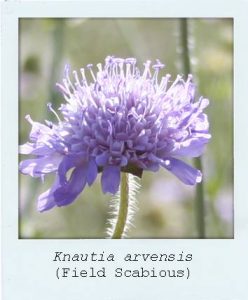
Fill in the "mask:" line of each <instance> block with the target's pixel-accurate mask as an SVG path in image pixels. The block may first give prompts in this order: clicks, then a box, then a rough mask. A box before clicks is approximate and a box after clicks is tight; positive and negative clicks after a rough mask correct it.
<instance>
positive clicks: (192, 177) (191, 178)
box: [162, 158, 202, 185]
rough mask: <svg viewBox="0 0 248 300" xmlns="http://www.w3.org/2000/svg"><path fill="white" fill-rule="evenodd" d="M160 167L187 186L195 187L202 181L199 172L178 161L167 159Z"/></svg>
mask: <svg viewBox="0 0 248 300" xmlns="http://www.w3.org/2000/svg"><path fill="white" fill-rule="evenodd" d="M162 166H163V167H164V168H166V169H167V170H168V171H170V172H171V173H173V174H174V175H175V176H177V178H179V179H180V180H181V181H182V182H183V183H185V184H187V185H195V184H196V183H199V182H201V180H202V174H201V172H200V171H199V170H197V169H195V168H193V167H191V166H189V165H188V164H186V163H185V162H183V161H181V160H179V159H176V158H169V159H168V160H165V161H164V162H163V163H162Z"/></svg>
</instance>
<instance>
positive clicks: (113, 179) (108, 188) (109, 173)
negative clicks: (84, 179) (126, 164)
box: [101, 166, 120, 194]
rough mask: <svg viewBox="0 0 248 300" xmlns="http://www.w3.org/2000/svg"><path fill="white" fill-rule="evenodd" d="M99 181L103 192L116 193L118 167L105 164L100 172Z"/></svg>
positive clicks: (118, 174)
mask: <svg viewBox="0 0 248 300" xmlns="http://www.w3.org/2000/svg"><path fill="white" fill-rule="evenodd" d="M101 182H102V190H103V192H104V193H111V194H116V193H117V191H118V189H119V185H120V167H119V166H105V167H104V169H103V172H102V178H101Z"/></svg>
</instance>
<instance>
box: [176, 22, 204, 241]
mask: <svg viewBox="0 0 248 300" xmlns="http://www.w3.org/2000/svg"><path fill="white" fill-rule="evenodd" d="M179 33H180V46H181V50H182V55H181V56H182V63H183V66H182V67H183V73H184V74H185V75H187V74H190V73H191V63H190V47H189V37H190V34H189V25H188V20H187V19H186V18H181V19H180V20H179ZM194 164H195V167H196V168H197V169H198V170H200V171H201V170H202V161H201V158H200V157H197V158H194ZM195 208H196V209H195V211H196V228H197V236H198V238H205V220H204V219H205V209H204V193H203V181H202V182H201V183H198V184H197V186H196V198H195Z"/></svg>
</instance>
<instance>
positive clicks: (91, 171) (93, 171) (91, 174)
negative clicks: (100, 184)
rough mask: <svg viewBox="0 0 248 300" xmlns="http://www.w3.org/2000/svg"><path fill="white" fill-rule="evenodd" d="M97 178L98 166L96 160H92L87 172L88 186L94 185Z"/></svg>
mask: <svg viewBox="0 0 248 300" xmlns="http://www.w3.org/2000/svg"><path fill="white" fill-rule="evenodd" d="M96 177H97V165H96V162H95V160H94V159H93V158H92V159H91V160H90V161H89V163H88V171H87V183H88V185H92V183H93V182H94V181H95V180H96Z"/></svg>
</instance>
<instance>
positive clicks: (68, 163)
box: [58, 155, 82, 185]
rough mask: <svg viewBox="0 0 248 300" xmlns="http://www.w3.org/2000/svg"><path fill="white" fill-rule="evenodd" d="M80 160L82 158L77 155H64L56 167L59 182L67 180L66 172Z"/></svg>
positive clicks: (63, 182) (62, 182)
mask: <svg viewBox="0 0 248 300" xmlns="http://www.w3.org/2000/svg"><path fill="white" fill-rule="evenodd" d="M81 162H82V158H81V157H80V156H78V155H66V156H64V158H63V160H62V162H61V164H60V165H59V167H58V174H59V180H60V184H61V185H63V184H65V183H66V182H67V178H66V173H67V172H68V171H69V170H70V169H71V168H73V167H76V166H78V165H79V164H80V163H81Z"/></svg>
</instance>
